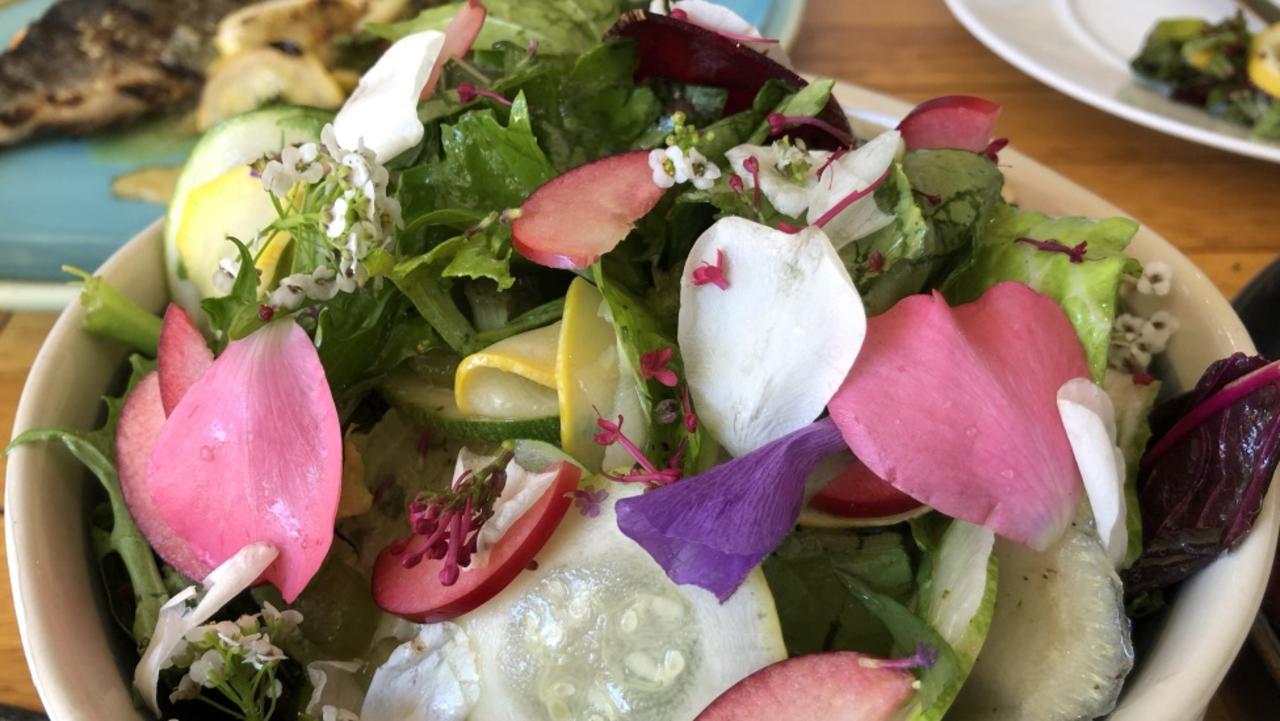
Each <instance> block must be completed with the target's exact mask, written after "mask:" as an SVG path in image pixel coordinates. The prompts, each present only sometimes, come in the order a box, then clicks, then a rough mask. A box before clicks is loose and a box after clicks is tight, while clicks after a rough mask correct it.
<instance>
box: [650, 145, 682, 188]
mask: <svg viewBox="0 0 1280 721" xmlns="http://www.w3.org/2000/svg"><path fill="white" fill-rule="evenodd" d="M649 167H650V168H651V169H652V170H653V184H654V185H656V186H658V187H659V188H671V187H674V186H676V185H678V184H680V183H687V182H689V172H690V170H691V168H690V163H689V159H688V158H687V157H685V154H684V150H683V149H682V148H680V147H679V146H677V145H670V146H667V147H665V148H654V149H653V150H650V151H649Z"/></svg>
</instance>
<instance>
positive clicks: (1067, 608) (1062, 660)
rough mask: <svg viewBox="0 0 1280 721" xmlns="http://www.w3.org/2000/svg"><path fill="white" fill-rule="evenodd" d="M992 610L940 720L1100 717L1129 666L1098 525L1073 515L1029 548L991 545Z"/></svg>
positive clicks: (1115, 583)
mask: <svg viewBox="0 0 1280 721" xmlns="http://www.w3.org/2000/svg"><path fill="white" fill-rule="evenodd" d="M996 557H997V559H998V560H999V563H1000V581H999V586H1000V587H999V590H998V592H997V595H996V608H995V616H994V617H993V619H992V621H991V631H990V633H989V634H988V636H987V641H986V644H985V645H984V646H983V647H982V652H981V653H979V654H978V660H977V663H976V664H974V667H973V672H972V673H971V674H970V675H969V681H968V683H967V684H966V685H965V687H964V689H963V690H962V691H961V693H960V696H959V698H957V699H956V703H955V705H954V706H953V707H952V709H951V712H950V713H949V714H948V715H947V719H948V721H997V720H998V721H1081V720H1083V719H1093V718H1097V717H1099V716H1105V715H1106V714H1107V713H1109V712H1110V711H1111V710H1112V709H1113V708H1114V707H1115V704H1116V699H1117V698H1118V696H1119V694H1120V687H1121V685H1122V684H1123V682H1124V678H1125V676H1127V675H1128V673H1129V670H1130V669H1132V668H1133V645H1132V643H1131V641H1130V638H1129V619H1128V618H1127V617H1126V616H1125V613H1124V591H1123V589H1122V588H1121V585H1120V578H1119V577H1118V576H1117V575H1116V572H1115V569H1114V567H1113V565H1112V563H1111V560H1110V559H1109V558H1108V557H1107V553H1106V551H1105V550H1104V549H1103V548H1102V543H1101V542H1100V541H1099V540H1098V537H1097V534H1096V532H1095V531H1094V530H1093V528H1092V526H1091V525H1090V524H1088V523H1087V522H1082V521H1080V520H1077V521H1076V522H1075V523H1074V524H1072V526H1071V527H1070V528H1069V529H1068V530H1067V533H1066V535H1065V536H1064V537H1063V538H1062V540H1061V541H1059V542H1058V543H1057V544H1056V545H1055V546H1053V547H1052V548H1050V549H1049V550H1047V551H1045V552H1043V553H1037V552H1035V551H1033V550H1031V549H1029V548H1027V547H1025V546H1021V545H1018V544H1015V543H1010V542H1008V541H1004V540H1000V541H997V542H996Z"/></svg>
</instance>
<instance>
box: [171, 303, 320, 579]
mask: <svg viewBox="0 0 1280 721" xmlns="http://www.w3.org/2000/svg"><path fill="white" fill-rule="evenodd" d="M146 487H147V490H149V491H150V493H151V497H152V499H153V500H154V502H155V506H154V507H155V512H156V513H157V514H158V515H159V516H160V518H161V520H163V522H164V523H165V524H167V525H168V527H169V528H171V529H172V530H173V532H174V533H175V534H177V535H178V536H180V537H181V538H182V539H184V540H185V541H186V542H187V543H188V544H190V546H191V549H192V551H193V552H194V553H195V554H196V556H197V557H198V558H199V559H200V560H201V561H203V562H205V563H207V564H208V565H210V566H216V565H218V564H220V563H222V562H223V561H225V560H226V559H228V558H230V557H231V556H232V555H233V554H235V553H236V552H237V551H239V550H240V549H241V548H242V547H243V546H245V545H247V544H250V543H258V542H268V543H272V544H274V545H275V546H276V547H277V548H279V549H280V558H279V559H278V560H277V561H276V563H274V564H272V566H271V568H270V569H268V570H267V572H266V574H265V575H264V578H265V579H266V580H268V581H270V582H271V583H272V584H274V585H275V586H276V587H277V588H278V589H280V593H281V594H282V595H283V596H284V598H285V600H286V601H288V602H291V601H292V600H293V599H294V598H296V597H297V595H298V594H299V593H300V592H301V591H302V589H303V587H305V586H306V585H307V582H308V581H310V580H311V577H312V576H314V575H315V573H316V571H318V570H319V569H320V565H321V564H322V563H323V561H324V558H325V555H326V554H327V553H328V551H329V546H330V544H331V542H332V540H333V522H334V518H335V515H336V513H337V507H338V499H339V495H340V493H341V487H342V430H341V426H340V425H339V422H338V413H337V409H336V407H335V406H334V402H333V395H332V393H331V391H330V390H329V384H328V381H327V379H326V377H325V373H324V368H323V367H322V366H321V363H320V358H319V356H318V354H317V353H316V348H315V345H314V344H313V343H312V342H311V339H310V337H308V336H307V334H306V332H305V331H304V330H302V328H301V327H299V326H298V324H297V323H294V322H293V321H292V320H288V319H286V320H282V321H274V322H272V323H269V324H268V325H266V326H264V327H263V328H261V329H259V330H258V331H256V332H254V333H253V334H251V335H249V336H248V337H246V338H243V339H241V340H237V341H232V342H231V343H230V344H228V345H227V348H226V350H224V351H223V352H222V355H220V356H218V358H217V359H216V360H215V361H214V362H213V365H212V366H210V367H209V370H208V371H207V372H206V373H205V374H204V375H203V376H201V377H200V379H199V380H198V381H196V383H195V384H194V385H193V386H191V388H190V390H188V391H187V393H186V395H185V396H184V397H183V399H182V401H181V402H180V403H179V404H178V406H177V407H176V408H175V409H174V411H173V413H172V414H171V415H170V416H169V418H168V420H167V421H166V422H165V424H164V427H163V428H162V429H161V431H160V435H159V437H158V438H157V439H156V442H155V448H154V450H153V451H152V453H151V458H150V461H149V462H148V464H147V470H146ZM211 518H214V519H217V523H210V522H209V519H211Z"/></svg>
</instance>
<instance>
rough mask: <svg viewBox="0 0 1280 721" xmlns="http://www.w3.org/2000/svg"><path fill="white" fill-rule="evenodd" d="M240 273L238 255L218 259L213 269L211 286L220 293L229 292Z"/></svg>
mask: <svg viewBox="0 0 1280 721" xmlns="http://www.w3.org/2000/svg"><path fill="white" fill-rule="evenodd" d="M239 274H240V256H239V255H235V256H232V257H230V258H223V259H222V260H220V261H218V269H217V270H215V271H213V288H214V290H216V291H218V292H219V293H222V294H224V295H225V294H227V293H230V292H231V288H232V287H233V286H235V284H236V276H237V275H239Z"/></svg>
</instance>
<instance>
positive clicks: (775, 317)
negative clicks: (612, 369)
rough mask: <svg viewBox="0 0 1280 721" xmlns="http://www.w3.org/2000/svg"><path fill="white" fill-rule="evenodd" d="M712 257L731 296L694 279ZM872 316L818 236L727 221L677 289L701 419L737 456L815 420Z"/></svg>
mask: <svg viewBox="0 0 1280 721" xmlns="http://www.w3.org/2000/svg"><path fill="white" fill-rule="evenodd" d="M712 258H715V259H716V262H717V263H722V262H723V263H728V264H730V265H731V266H732V267H733V269H734V271H733V273H734V277H733V286H732V290H731V292H722V291H720V290H719V289H718V288H708V287H706V286H705V285H700V284H698V283H697V282H696V280H695V278H694V273H695V272H697V270H698V269H699V268H701V267H703V266H704V264H707V263H710V261H711V259H712ZM865 330H866V314H865V311H864V310H863V307H862V300H861V298H860V297H859V295H858V291H857V290H856V289H855V288H854V286H853V281H852V280H850V278H849V273H848V271H847V270H846V269H845V266H844V263H843V262H842V261H841V260H840V257H839V256H838V255H837V254H836V252H835V250H834V249H833V248H832V247H831V242H830V241H829V240H828V239H827V236H826V234H825V233H823V231H822V230H821V229H820V228H816V227H812V226H810V227H808V228H805V229H804V230H802V231H800V232H799V233H797V234H795V235H788V234H787V233H785V232H783V231H780V230H775V229H773V228H770V227H768V226H765V225H760V224H759V223H754V222H752V221H750V220H746V219H744V218H737V217H728V218H722V219H721V220H719V221H717V222H716V223H715V224H714V225H712V226H711V227H710V228H709V229H707V231H706V232H704V233H703V234H702V236H701V237H699V238H698V240H697V241H696V242H695V243H694V245H693V248H692V250H691V251H690V253H689V257H688V259H687V260H686V261H685V269H684V276H683V279H682V281H681V288H680V319H679V342H680V354H681V358H683V360H684V368H685V374H686V378H687V380H688V383H689V388H690V390H691V391H692V396H693V401H694V404H695V405H696V406H697V408H698V412H699V417H700V420H701V421H702V422H703V423H705V424H706V426H707V428H708V429H709V430H710V431H711V433H712V435H714V436H715V438H716V440H718V441H719V442H720V444H721V445H722V446H724V447H725V448H726V449H727V450H728V451H729V452H730V453H732V454H733V455H735V456H740V455H742V454H744V453H747V452H749V451H752V450H754V449H756V448H759V447H760V446H763V445H765V444H766V443H768V442H770V441H772V440H775V439H777V438H780V437H782V436H784V435H786V434H788V433H790V432H792V431H795V430H798V429H799V428H803V427H804V426H806V425H808V424H809V423H811V422H813V420H814V419H815V418H817V417H818V416H819V415H820V414H821V413H822V410H823V408H824V407H826V405H827V401H828V400H830V398H831V396H832V394H834V393H835V391H836V389H837V388H839V387H840V383H841V382H842V381H843V380H844V377H845V376H846V375H847V374H848V372H849V368H850V367H851V366H852V365H853V361H854V358H855V357H857V355H858V349H859V348H860V347H861V345H862V337H863V334H864V332H865Z"/></svg>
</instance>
